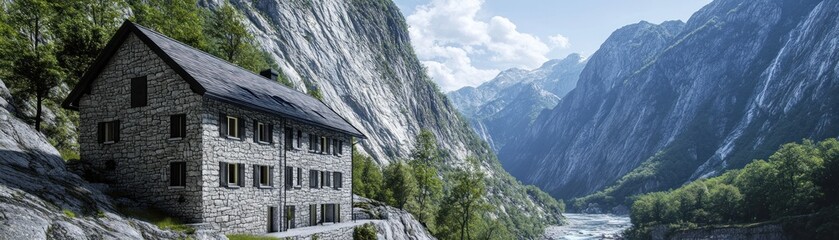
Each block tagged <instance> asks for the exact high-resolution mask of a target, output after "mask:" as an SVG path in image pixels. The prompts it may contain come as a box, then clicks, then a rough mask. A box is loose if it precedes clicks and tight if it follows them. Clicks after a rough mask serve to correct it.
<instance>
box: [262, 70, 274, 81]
mask: <svg viewBox="0 0 839 240" xmlns="http://www.w3.org/2000/svg"><path fill="white" fill-rule="evenodd" d="M259 75H262V76H263V77H265V78H267V79H271V80H274V81H277V75H279V74H278V73H277V71H274V69H270V68H269V69H265V70H262V72H259Z"/></svg>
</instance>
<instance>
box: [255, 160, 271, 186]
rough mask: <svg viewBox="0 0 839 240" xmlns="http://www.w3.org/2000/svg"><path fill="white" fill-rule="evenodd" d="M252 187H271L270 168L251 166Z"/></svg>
mask: <svg viewBox="0 0 839 240" xmlns="http://www.w3.org/2000/svg"><path fill="white" fill-rule="evenodd" d="M253 186H254V187H273V186H274V171H273V167H271V166H264V165H253Z"/></svg>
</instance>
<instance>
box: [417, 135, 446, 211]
mask: <svg viewBox="0 0 839 240" xmlns="http://www.w3.org/2000/svg"><path fill="white" fill-rule="evenodd" d="M411 158H412V159H411V161H410V165H411V168H412V169H413V170H414V171H413V174H414V178H415V179H416V181H417V194H416V197H415V199H414V200H415V201H416V203H417V205H416V209H413V210H412V211H411V212H412V213H414V214H415V215H417V218H418V219H419V221H420V222H421V223H422V224H423V225H425V226H426V227H429V226H428V225H429V224H430V223H433V221H434V212H435V210H436V206H437V205H436V204H434V203H435V202H437V201H438V200H439V198H440V197H441V195H442V194H443V181H442V180H441V179H440V177H439V176H438V175H437V168H436V167H435V166H436V164H437V163H438V162H439V159H440V150H439V148H438V147H437V139H436V137H434V134H433V133H431V132H430V131H428V130H422V131H421V132H420V134H418V135H417V141H416V143H415V144H414V149H413V150H412V151H411Z"/></svg>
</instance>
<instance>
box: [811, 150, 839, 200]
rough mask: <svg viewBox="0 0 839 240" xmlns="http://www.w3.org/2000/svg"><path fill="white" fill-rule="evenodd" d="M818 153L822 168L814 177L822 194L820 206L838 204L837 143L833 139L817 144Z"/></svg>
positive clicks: (838, 165)
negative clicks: (819, 153) (822, 163)
mask: <svg viewBox="0 0 839 240" xmlns="http://www.w3.org/2000/svg"><path fill="white" fill-rule="evenodd" d="M819 151H820V152H821V157H822V159H823V160H824V166H823V167H822V168H821V169H820V170H819V171H818V173H817V175H816V183H817V184H818V186H819V187H820V188H821V189H822V191H823V192H824V197H823V198H822V200H821V204H822V205H825V206H829V205H835V204H839V184H836V183H839V141H837V140H836V139H835V138H831V139H827V140H824V141H822V142H820V143H819Z"/></svg>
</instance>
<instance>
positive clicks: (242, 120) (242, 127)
mask: <svg viewBox="0 0 839 240" xmlns="http://www.w3.org/2000/svg"><path fill="white" fill-rule="evenodd" d="M247 122H248V121H246V120H245V118H239V140H242V141H245V135H247V134H245V129H246V128H245V124H246V123H247Z"/></svg>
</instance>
